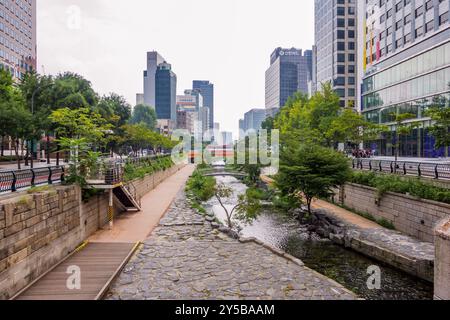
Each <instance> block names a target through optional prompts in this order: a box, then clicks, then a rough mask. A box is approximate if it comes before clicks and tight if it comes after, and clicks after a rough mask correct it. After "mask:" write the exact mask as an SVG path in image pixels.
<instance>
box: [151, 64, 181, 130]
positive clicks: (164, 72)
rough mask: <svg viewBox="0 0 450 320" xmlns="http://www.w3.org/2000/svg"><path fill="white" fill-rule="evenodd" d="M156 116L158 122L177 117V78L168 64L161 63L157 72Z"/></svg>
mask: <svg viewBox="0 0 450 320" xmlns="http://www.w3.org/2000/svg"><path fill="white" fill-rule="evenodd" d="M155 89H156V90H155V92H156V115H157V117H158V120H172V121H173V122H174V123H176V117H177V113H176V112H177V110H176V109H177V76H176V75H175V73H174V72H173V71H172V67H171V65H170V64H168V63H165V62H164V63H161V64H160V65H159V66H158V68H157V70H156V88H155Z"/></svg>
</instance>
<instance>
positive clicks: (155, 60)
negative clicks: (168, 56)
mask: <svg viewBox="0 0 450 320" xmlns="http://www.w3.org/2000/svg"><path fill="white" fill-rule="evenodd" d="M163 62H165V60H164V58H163V57H162V56H161V55H160V54H159V53H158V52H156V51H151V52H147V69H146V70H144V93H143V99H144V104H146V105H148V106H152V107H155V104H156V70H157V69H158V65H160V64H161V63H163ZM141 95H142V94H140V93H138V94H137V95H136V97H141ZM141 101H142V100H141Z"/></svg>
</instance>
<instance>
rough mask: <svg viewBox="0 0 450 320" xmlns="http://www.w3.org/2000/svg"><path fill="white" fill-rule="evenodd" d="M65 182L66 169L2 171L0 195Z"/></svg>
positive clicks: (44, 168) (55, 167)
mask: <svg viewBox="0 0 450 320" xmlns="http://www.w3.org/2000/svg"><path fill="white" fill-rule="evenodd" d="M62 181H64V167H63V166H54V167H43V168H35V169H24V170H4V171H0V193H4V192H16V191H19V190H21V189H25V188H31V187H36V186H41V185H46V184H54V183H59V182H62Z"/></svg>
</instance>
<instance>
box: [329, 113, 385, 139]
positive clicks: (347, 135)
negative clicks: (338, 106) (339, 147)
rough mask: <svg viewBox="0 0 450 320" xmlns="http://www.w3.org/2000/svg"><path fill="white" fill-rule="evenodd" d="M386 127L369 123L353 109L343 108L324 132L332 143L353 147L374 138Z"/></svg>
mask: <svg viewBox="0 0 450 320" xmlns="http://www.w3.org/2000/svg"><path fill="white" fill-rule="evenodd" d="M386 130H387V128H386V127H384V126H381V125H378V124H374V123H370V122H368V121H366V120H365V119H364V117H363V116H362V115H360V114H358V113H357V112H355V111H354V110H353V109H349V108H346V109H343V110H342V112H341V113H340V114H339V116H338V117H336V118H335V119H334V120H333V121H332V122H331V125H330V127H329V129H328V131H327V132H326V135H327V139H328V140H329V141H331V142H332V143H333V144H337V143H340V142H342V143H349V144H350V145H352V146H353V147H355V146H358V145H359V144H360V143H362V142H364V141H368V140H373V139H376V138H377V137H378V136H380V134H381V133H382V132H385V131H386Z"/></svg>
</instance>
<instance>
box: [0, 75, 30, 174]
mask: <svg viewBox="0 0 450 320" xmlns="http://www.w3.org/2000/svg"><path fill="white" fill-rule="evenodd" d="M0 131H1V134H2V136H10V137H11V138H12V140H13V141H14V150H15V153H16V158H17V168H18V169H21V163H20V159H21V158H22V157H23V150H24V143H25V141H26V140H27V139H28V138H29V137H30V136H31V135H32V132H33V123H32V116H31V113H30V111H29V110H28V109H27V108H26V103H25V100H24V99H23V96H22V94H21V92H20V91H19V90H18V88H17V87H15V86H14V85H13V81H12V77H11V74H10V73H9V72H7V71H5V70H0ZM19 150H22V154H20V155H19Z"/></svg>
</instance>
